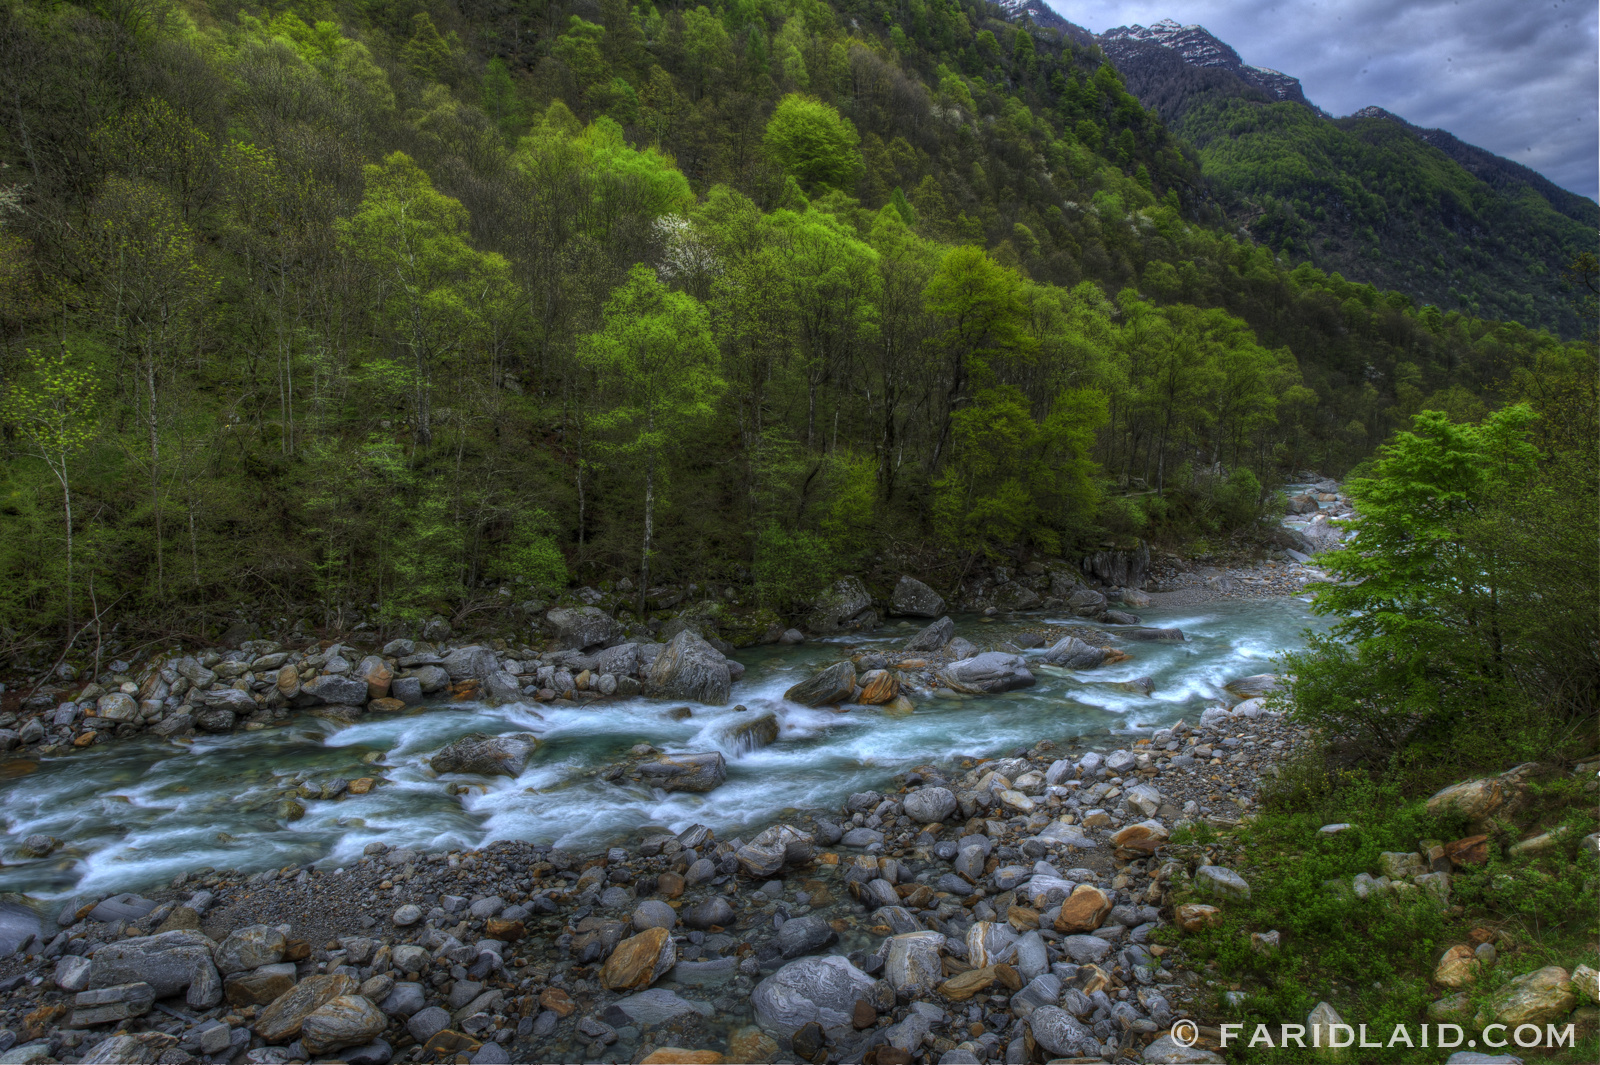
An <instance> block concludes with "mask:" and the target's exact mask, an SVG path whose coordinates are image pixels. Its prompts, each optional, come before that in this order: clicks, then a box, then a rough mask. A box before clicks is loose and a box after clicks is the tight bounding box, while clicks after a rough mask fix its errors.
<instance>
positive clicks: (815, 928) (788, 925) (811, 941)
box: [774, 914, 839, 959]
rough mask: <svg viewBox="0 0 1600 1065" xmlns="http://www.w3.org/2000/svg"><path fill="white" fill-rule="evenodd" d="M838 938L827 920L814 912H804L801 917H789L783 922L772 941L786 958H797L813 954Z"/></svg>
mask: <svg viewBox="0 0 1600 1065" xmlns="http://www.w3.org/2000/svg"><path fill="white" fill-rule="evenodd" d="M838 938H839V934H838V933H837V932H835V931H834V930H833V928H832V927H830V926H829V924H828V922H827V921H825V920H823V919H822V918H821V917H819V916H817V915H816V914H806V915H805V916H803V917H791V918H789V920H787V921H785V922H783V927H781V928H779V929H778V934H777V936H776V937H775V938H774V943H775V944H776V945H777V947H778V950H779V951H780V952H781V953H782V954H783V956H784V958H786V959H788V958H798V957H800V956H801V955H803V954H815V953H816V952H817V951H819V950H821V949H822V948H823V947H826V946H827V945H828V944H830V943H833V942H834V941H836V940H837V939H838Z"/></svg>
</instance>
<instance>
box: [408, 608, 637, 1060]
mask: <svg viewBox="0 0 1600 1065" xmlns="http://www.w3.org/2000/svg"><path fill="white" fill-rule="evenodd" d="M544 619H545V624H546V625H547V626H548V627H549V628H550V629H551V630H552V631H553V632H554V634H555V643H556V646H557V647H561V648H565V649H568V650H573V651H585V650H588V649H589V648H591V647H599V646H600V645H601V644H604V643H610V642H612V641H613V640H616V639H618V638H620V637H621V636H622V629H621V627H620V626H619V625H618V624H617V623H616V621H615V620H614V619H613V618H612V617H611V616H610V615H609V614H607V613H606V612H605V611H604V610H601V609H600V608H599V607H593V606H580V607H556V608H555V609H553V610H551V611H549V612H548V613H546V614H545V616H544ZM419 1042H420V1040H419Z"/></svg>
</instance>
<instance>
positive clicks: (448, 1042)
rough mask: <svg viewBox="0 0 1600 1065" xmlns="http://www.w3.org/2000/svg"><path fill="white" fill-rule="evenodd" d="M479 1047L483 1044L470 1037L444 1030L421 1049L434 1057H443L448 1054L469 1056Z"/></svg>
mask: <svg viewBox="0 0 1600 1065" xmlns="http://www.w3.org/2000/svg"><path fill="white" fill-rule="evenodd" d="M481 1046H483V1044H482V1043H480V1042H478V1041H477V1040H476V1039H474V1038H472V1037H471V1036H470V1035H462V1034H461V1033H460V1032H452V1031H451V1030H450V1029H448V1028H446V1029H445V1030H444V1031H442V1032H437V1033H435V1034H434V1036H433V1038H431V1039H429V1040H428V1041H427V1042H426V1043H424V1044H423V1045H422V1049H424V1050H426V1051H427V1052H428V1053H430V1054H432V1055H434V1056H435V1057H444V1056H445V1055H449V1054H471V1053H473V1052H474V1051H476V1050H477V1049H478V1048H479V1047H481ZM463 1060H465V1059H463Z"/></svg>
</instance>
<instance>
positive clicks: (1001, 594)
mask: <svg viewBox="0 0 1600 1065" xmlns="http://www.w3.org/2000/svg"><path fill="white" fill-rule="evenodd" d="M992 598H993V599H994V605H995V606H996V607H998V608H999V609H1001V610H1034V609H1036V608H1037V607H1038V606H1039V605H1040V603H1042V602H1043V600H1042V599H1040V598H1039V593H1038V592H1035V591H1034V590H1033V589H1032V588H1029V587H1028V586H1027V585H1025V584H1023V583H1021V582H1020V581H1007V582H1006V583H1004V584H1002V585H1000V587H998V588H996V589H995V590H994V592H993V595H992Z"/></svg>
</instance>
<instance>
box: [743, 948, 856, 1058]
mask: <svg viewBox="0 0 1600 1065" xmlns="http://www.w3.org/2000/svg"><path fill="white" fill-rule="evenodd" d="M872 989H873V980H872V977H870V976H868V975H867V974H866V973H864V972H862V971H861V970H860V969H857V968H856V967H855V966H854V965H851V964H850V962H849V960H848V959H846V958H841V957H840V956H838V955H837V954H830V955H828V956H827V957H822V958H800V959H798V960H796V961H792V962H790V963H789V964H787V965H785V966H784V967H783V968H781V969H779V970H778V971H777V972H775V973H773V974H772V975H771V976H769V977H767V978H766V979H765V980H763V981H761V982H760V983H759V984H757V985H756V989H755V990H754V991H753V992H751V994H750V1001H751V1004H752V1005H753V1006H754V1007H755V1014H756V1021H757V1023H759V1024H760V1025H761V1027H762V1028H764V1029H765V1030H766V1031H768V1032H770V1033H772V1034H774V1035H778V1036H782V1037H785V1038H787V1037H790V1036H793V1035H794V1033H795V1032H796V1031H798V1030H799V1029H800V1028H802V1027H803V1026H805V1025H807V1024H811V1023H816V1024H820V1025H821V1026H822V1027H823V1028H824V1029H828V1028H839V1027H842V1026H844V1025H847V1024H849V1023H850V1022H851V1018H852V1016H853V1015H854V1011H855V1005H856V1001H857V1000H858V999H863V998H864V999H866V1000H867V1001H869V1002H870V1001H872V999H873V990H872Z"/></svg>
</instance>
